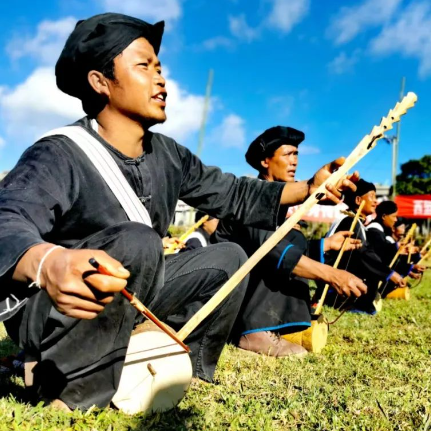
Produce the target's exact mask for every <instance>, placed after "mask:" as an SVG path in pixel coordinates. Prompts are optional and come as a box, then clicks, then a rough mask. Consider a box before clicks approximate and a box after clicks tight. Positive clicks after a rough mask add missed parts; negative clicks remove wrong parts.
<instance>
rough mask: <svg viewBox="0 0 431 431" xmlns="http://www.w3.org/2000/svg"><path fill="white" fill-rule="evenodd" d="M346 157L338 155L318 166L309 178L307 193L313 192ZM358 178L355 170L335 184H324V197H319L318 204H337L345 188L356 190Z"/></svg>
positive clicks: (340, 200)
mask: <svg viewBox="0 0 431 431" xmlns="http://www.w3.org/2000/svg"><path fill="white" fill-rule="evenodd" d="M345 160H346V159H345V158H344V157H340V158H338V159H336V160H334V161H332V162H331V163H328V164H326V165H324V166H323V167H322V168H320V169H319V170H318V171H317V172H316V173H315V174H314V176H313V178H311V179H310V180H309V186H310V190H309V194H310V195H311V194H313V193H314V192H315V191H316V190H317V189H318V188H319V187H320V186H321V185H322V184H323V183H324V182H325V181H326V180H327V179H328V178H329V177H330V176H331V175H332V174H333V173H334V172H335V171H337V170H338V168H339V167H340V166H342V165H343V164H344V161H345ZM358 180H359V172H358V171H355V172H354V173H353V174H351V175H348V176H347V177H345V178H343V179H342V180H341V181H339V182H338V183H337V184H335V185H329V184H328V185H327V186H326V197H325V198H324V199H321V200H320V202H319V204H330V205H332V204H335V205H337V204H339V203H341V202H342V197H343V196H342V193H343V192H345V191H346V190H352V191H356V185H355V182H357V181H358Z"/></svg>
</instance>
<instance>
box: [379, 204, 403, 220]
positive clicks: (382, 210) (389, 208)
mask: <svg viewBox="0 0 431 431" xmlns="http://www.w3.org/2000/svg"><path fill="white" fill-rule="evenodd" d="M397 211H398V207H397V204H396V203H395V202H393V201H382V202H380V203H379V204H378V205H377V208H376V214H377V217H378V218H380V219H381V218H382V217H383V216H384V215H390V214H393V213H395V212H397Z"/></svg>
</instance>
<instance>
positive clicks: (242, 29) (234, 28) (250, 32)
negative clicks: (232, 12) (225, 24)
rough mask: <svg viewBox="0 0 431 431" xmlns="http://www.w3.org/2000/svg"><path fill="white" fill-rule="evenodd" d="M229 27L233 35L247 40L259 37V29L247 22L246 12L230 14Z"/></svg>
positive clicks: (250, 40)
mask: <svg viewBox="0 0 431 431" xmlns="http://www.w3.org/2000/svg"><path fill="white" fill-rule="evenodd" d="M229 29H230V32H231V33H232V35H233V36H235V37H236V38H238V39H240V40H244V41H246V42H252V41H253V40H255V39H257V38H258V37H259V30H258V29H257V28H252V27H250V26H249V25H248V24H247V20H246V19H245V15H244V14H241V15H238V16H236V17H234V16H230V17H229Z"/></svg>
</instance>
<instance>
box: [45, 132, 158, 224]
mask: <svg viewBox="0 0 431 431" xmlns="http://www.w3.org/2000/svg"><path fill="white" fill-rule="evenodd" d="M53 135H63V136H67V137H68V138H69V139H71V140H72V141H73V142H74V143H75V144H76V145H78V147H79V148H81V150H82V151H84V153H85V154H86V155H87V157H88V158H89V159H90V161H91V162H92V163H93V165H94V166H95V168H96V169H97V170H98V172H99V174H100V175H101V176H102V178H103V179H104V180H105V182H106V184H107V185H108V187H109V188H110V189H111V191H112V193H113V194H114V196H115V197H116V198H117V200H118V202H119V203H120V205H121V206H122V208H123V209H124V211H125V212H126V214H127V217H128V218H129V220H130V221H135V222H139V223H143V224H146V225H147V226H150V227H151V226H152V222H151V217H150V214H149V213H148V210H147V209H146V208H145V206H144V205H143V204H142V202H141V201H140V200H139V198H138V196H136V193H135V192H134V191H133V189H132V187H131V186H130V184H129V183H128V182H127V180H126V178H125V177H124V175H123V173H122V172H121V170H120V168H119V167H118V165H117V163H116V162H115V160H114V158H113V157H112V156H111V154H109V151H108V150H107V149H106V148H105V147H104V146H103V144H101V143H100V142H99V141H98V140H97V139H96V138H94V137H93V136H91V135H90V134H89V133H88V131H87V130H85V129H84V128H82V127H80V126H67V127H60V128H58V129H54V130H51V131H50V132H48V133H45V134H44V135H43V136H42V137H41V139H42V138H46V137H47V136H53Z"/></svg>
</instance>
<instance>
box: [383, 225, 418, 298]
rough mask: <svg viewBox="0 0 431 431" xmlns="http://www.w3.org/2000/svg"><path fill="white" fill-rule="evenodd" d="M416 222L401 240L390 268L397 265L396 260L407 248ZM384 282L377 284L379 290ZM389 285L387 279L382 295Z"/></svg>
mask: <svg viewBox="0 0 431 431" xmlns="http://www.w3.org/2000/svg"><path fill="white" fill-rule="evenodd" d="M416 227H417V225H416V223H413V224H412V227H411V228H410V229H409V231H408V232H407V235H406V236H405V238H404V239H403V240H402V241H401V243H400V247H399V248H398V250H397V252H396V253H395V256H394V258H393V259H392V261H391V263H390V264H389V268H392V267H393V266H394V265H395V262H396V261H397V259H398V257H399V256H400V254H401V253H402V252H403V251H404V250H405V248H406V247H407V245H408V243H409V241H410V239H411V238H412V236H413V235H414V233H415V230H416ZM382 284H383V280H380V281H379V284H378V285H377V290H379V289H380V287H381V285H382ZM387 286H388V281H386V283H385V285H384V287H383V291H382V293H381V294H382V295H383V294H384V293H385V290H386V287H387Z"/></svg>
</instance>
